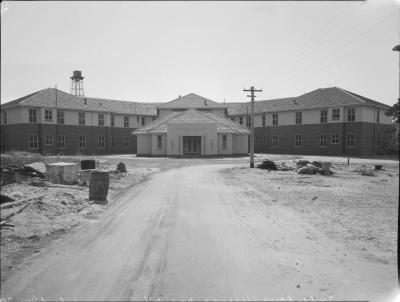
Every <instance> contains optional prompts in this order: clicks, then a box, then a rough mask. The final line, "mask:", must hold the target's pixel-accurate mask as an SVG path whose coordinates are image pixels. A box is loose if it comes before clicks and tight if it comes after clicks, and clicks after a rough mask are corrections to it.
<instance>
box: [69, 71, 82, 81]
mask: <svg viewBox="0 0 400 302" xmlns="http://www.w3.org/2000/svg"><path fill="white" fill-rule="evenodd" d="M71 78H72V79H83V77H82V71H80V70H74V71H73V73H72V77H71Z"/></svg>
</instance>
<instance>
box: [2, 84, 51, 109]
mask: <svg viewBox="0 0 400 302" xmlns="http://www.w3.org/2000/svg"><path fill="white" fill-rule="evenodd" d="M48 89H50V87H48V88H44V89H41V90H39V91H36V92H34V93H31V94H28V95H26V96H23V97H20V98H18V99H15V100H13V101H10V102H7V103H5V104H2V106H4V105H7V104H10V103H13V102H15V104H21V103H22V102H25V101H26V100H29V99H30V98H31V97H33V96H35V95H37V94H38V93H41V92H43V91H45V90H48ZM21 99H22V100H21ZM18 100H20V101H18ZM17 101H18V102H17ZM13 104H14V103H13Z"/></svg>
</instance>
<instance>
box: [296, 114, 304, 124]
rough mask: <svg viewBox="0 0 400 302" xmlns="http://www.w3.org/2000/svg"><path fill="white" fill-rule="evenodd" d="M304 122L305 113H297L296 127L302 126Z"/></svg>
mask: <svg viewBox="0 0 400 302" xmlns="http://www.w3.org/2000/svg"><path fill="white" fill-rule="evenodd" d="M302 122H303V113H302V112H296V125H301V123H302Z"/></svg>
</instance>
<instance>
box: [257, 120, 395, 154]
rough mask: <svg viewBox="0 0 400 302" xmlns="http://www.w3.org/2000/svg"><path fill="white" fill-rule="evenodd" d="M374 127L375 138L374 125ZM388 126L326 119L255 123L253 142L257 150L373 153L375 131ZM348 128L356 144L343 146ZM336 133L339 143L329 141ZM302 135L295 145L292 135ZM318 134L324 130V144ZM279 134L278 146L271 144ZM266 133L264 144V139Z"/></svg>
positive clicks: (378, 132) (264, 151) (295, 152)
mask: <svg viewBox="0 0 400 302" xmlns="http://www.w3.org/2000/svg"><path fill="white" fill-rule="evenodd" d="M374 127H375V139H374V134H373V133H374V131H373V129H374ZM389 128H390V125H383V124H375V126H374V124H373V123H362V122H361V123H360V122H354V123H335V124H332V123H326V124H313V125H290V126H275V127H274V126H266V127H256V128H255V136H258V144H255V148H254V150H255V152H256V153H280V154H309V155H373V154H376V153H377V152H378V149H377V148H376V149H374V141H375V144H376V142H377V135H378V134H381V135H382V137H383V133H384V132H385V131H386V130H387V129H389ZM348 132H351V133H354V135H355V146H354V147H353V148H346V147H345V134H346V133H348ZM333 133H336V134H338V135H339V144H332V141H331V135H332V134H333ZM296 134H301V135H302V136H303V145H302V147H300V148H298V147H295V135H296ZM321 134H327V147H325V148H322V147H320V136H321ZM273 135H276V136H278V147H273V146H272V136H273ZM263 136H265V144H264V143H263Z"/></svg>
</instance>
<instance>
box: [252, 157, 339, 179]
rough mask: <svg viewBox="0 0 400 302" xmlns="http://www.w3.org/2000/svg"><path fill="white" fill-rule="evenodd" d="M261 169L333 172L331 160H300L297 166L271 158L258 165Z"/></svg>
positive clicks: (325, 173) (304, 172) (312, 172)
mask: <svg viewBox="0 0 400 302" xmlns="http://www.w3.org/2000/svg"><path fill="white" fill-rule="evenodd" d="M257 168H259V169H266V170H270V171H296V172H297V173H298V174H317V173H318V174H321V175H331V174H333V172H332V170H331V169H330V168H331V163H330V162H320V161H313V162H309V161H307V160H298V161H297V162H296V168H294V167H290V166H288V165H286V164H285V163H284V162H280V163H277V162H274V161H272V160H269V159H265V160H263V161H262V163H261V164H259V165H257Z"/></svg>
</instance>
